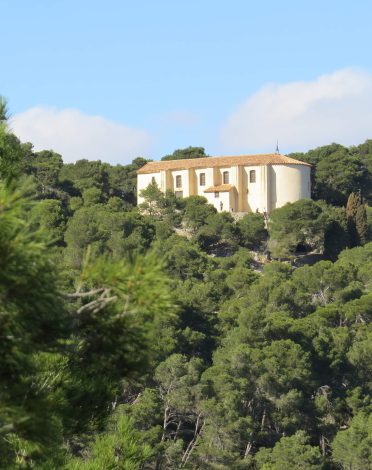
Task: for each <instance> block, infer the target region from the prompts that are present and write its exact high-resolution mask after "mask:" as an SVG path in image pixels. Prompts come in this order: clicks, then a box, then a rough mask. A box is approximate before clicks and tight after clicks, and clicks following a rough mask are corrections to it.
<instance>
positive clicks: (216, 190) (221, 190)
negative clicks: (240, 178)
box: [204, 184, 235, 193]
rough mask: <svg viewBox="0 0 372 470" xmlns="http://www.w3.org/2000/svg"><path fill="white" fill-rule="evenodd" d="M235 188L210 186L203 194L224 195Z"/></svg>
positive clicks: (225, 185) (224, 185)
mask: <svg viewBox="0 0 372 470" xmlns="http://www.w3.org/2000/svg"><path fill="white" fill-rule="evenodd" d="M233 188H235V186H233V185H232V184H219V185H217V186H211V187H210V188H207V189H205V190H204V192H205V193H226V192H228V191H230V190H231V189H233Z"/></svg>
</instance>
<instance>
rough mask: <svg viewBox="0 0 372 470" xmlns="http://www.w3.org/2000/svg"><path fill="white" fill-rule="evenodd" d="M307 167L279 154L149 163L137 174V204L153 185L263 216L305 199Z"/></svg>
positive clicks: (218, 206)
mask: <svg viewBox="0 0 372 470" xmlns="http://www.w3.org/2000/svg"><path fill="white" fill-rule="evenodd" d="M310 169H311V165H309V164H308V163H304V162H301V161H299V160H294V159H293V158H289V157H286V156H285V155H280V154H268V155H242V156H236V157H208V158H197V159H190V160H168V161H160V162H149V163H146V165H144V166H143V167H142V168H140V169H139V170H138V171H137V188H138V189H137V191H138V203H139V204H140V203H141V202H143V198H142V197H141V191H142V190H143V189H145V188H146V187H147V186H148V185H149V184H150V183H151V182H156V183H157V185H158V186H159V188H160V189H161V190H162V191H163V192H165V191H167V190H170V191H173V192H174V193H175V195H176V196H177V197H188V196H194V195H198V196H204V197H205V198H206V199H207V200H208V202H209V203H210V204H212V205H213V206H214V207H215V208H216V209H217V210H218V211H229V212H257V211H258V212H262V213H265V212H266V213H269V212H270V211H272V210H274V209H277V208H278V207H282V206H283V205H284V204H286V203H287V202H295V201H298V200H299V199H302V198H310V194H311V187H310Z"/></svg>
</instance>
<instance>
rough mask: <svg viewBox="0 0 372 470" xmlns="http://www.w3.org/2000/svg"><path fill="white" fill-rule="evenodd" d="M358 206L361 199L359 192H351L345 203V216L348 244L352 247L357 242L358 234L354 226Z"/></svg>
mask: <svg viewBox="0 0 372 470" xmlns="http://www.w3.org/2000/svg"><path fill="white" fill-rule="evenodd" d="M360 206H361V200H360V196H359V194H357V193H351V194H350V196H349V198H348V200H347V204H346V217H347V223H348V230H349V235H350V245H351V246H352V247H353V246H357V245H358V244H359V236H358V232H357V228H356V216H357V212H358V208H359V207H360Z"/></svg>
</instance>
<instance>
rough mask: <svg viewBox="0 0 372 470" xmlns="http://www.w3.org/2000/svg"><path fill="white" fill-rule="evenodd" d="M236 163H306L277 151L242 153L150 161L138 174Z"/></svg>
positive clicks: (234, 164) (256, 164) (246, 164)
mask: <svg viewBox="0 0 372 470" xmlns="http://www.w3.org/2000/svg"><path fill="white" fill-rule="evenodd" d="M236 165H245V166H258V165H306V166H311V165H310V164H309V163H305V162H300V161H299V160H295V159H293V158H289V157H286V156H285V155H280V154H277V153H270V154H263V155H240V156H236V157H234V156H232V157H207V158H194V159H186V160H166V161H163V162H149V163H146V165H144V166H143V167H142V168H140V169H139V170H137V173H138V174H142V173H157V172H158V171H160V170H187V169H189V168H218V167H229V166H236Z"/></svg>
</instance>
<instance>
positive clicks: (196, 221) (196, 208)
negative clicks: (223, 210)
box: [184, 196, 217, 231]
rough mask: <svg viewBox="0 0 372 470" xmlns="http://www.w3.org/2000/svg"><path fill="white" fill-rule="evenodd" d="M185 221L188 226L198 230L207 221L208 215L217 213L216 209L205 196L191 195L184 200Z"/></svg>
mask: <svg viewBox="0 0 372 470" xmlns="http://www.w3.org/2000/svg"><path fill="white" fill-rule="evenodd" d="M184 204H185V213H184V221H185V223H186V225H187V227H189V228H191V229H192V230H194V231H196V230H197V229H199V228H200V227H202V226H203V225H204V224H205V223H206V219H207V217H208V216H210V215H213V214H215V213H216V212H217V211H216V209H215V208H214V207H213V206H212V205H210V204H208V202H207V200H206V199H205V197H203V196H190V197H188V198H186V199H185V200H184Z"/></svg>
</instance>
